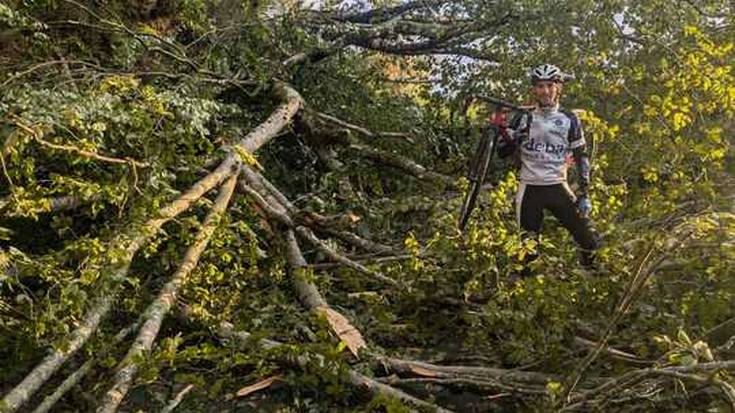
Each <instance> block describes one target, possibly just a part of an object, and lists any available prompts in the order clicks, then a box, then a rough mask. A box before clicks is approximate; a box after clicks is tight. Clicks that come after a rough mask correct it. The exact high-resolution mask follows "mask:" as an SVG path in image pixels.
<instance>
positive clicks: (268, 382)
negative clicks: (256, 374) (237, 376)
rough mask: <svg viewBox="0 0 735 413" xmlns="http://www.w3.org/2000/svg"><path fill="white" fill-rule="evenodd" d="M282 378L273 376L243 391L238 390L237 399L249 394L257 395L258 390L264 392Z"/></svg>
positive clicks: (244, 388) (246, 387)
mask: <svg viewBox="0 0 735 413" xmlns="http://www.w3.org/2000/svg"><path fill="white" fill-rule="evenodd" d="M280 379H281V376H271V377H268V378H265V379H263V380H261V381H259V382H257V383H254V384H251V385H249V386H245V387H243V388H242V389H240V390H238V391H237V393H235V396H236V397H245V396H247V395H248V394H251V393H255V392H256V391H258V390H263V389H265V388H266V387H269V386H270V385H271V384H273V382H275V381H276V380H280Z"/></svg>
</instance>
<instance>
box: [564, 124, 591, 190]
mask: <svg viewBox="0 0 735 413" xmlns="http://www.w3.org/2000/svg"><path fill="white" fill-rule="evenodd" d="M564 113H565V114H566V115H567V116H568V117H569V120H570V121H571V124H570V125H569V147H570V148H571V150H572V159H573V160H574V163H576V164H577V172H578V176H579V191H578V195H579V196H587V190H588V188H589V184H590V159H589V156H588V154H587V145H586V142H585V140H584V131H583V130H582V123H581V122H580V121H579V118H578V117H577V115H576V114H575V113H574V112H568V111H564Z"/></svg>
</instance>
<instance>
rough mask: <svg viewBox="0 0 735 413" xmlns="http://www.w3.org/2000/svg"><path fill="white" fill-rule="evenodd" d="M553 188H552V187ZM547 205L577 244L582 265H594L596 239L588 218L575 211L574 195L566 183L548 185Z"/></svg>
mask: <svg viewBox="0 0 735 413" xmlns="http://www.w3.org/2000/svg"><path fill="white" fill-rule="evenodd" d="M552 188H553V189H552ZM549 189H550V190H551V192H550V194H549V199H548V201H549V202H548V204H547V207H548V208H549V210H550V211H551V213H552V214H553V215H554V216H555V217H556V219H558V220H559V222H561V224H562V226H564V228H566V229H567V231H569V233H570V234H572V237H574V240H575V241H576V242H577V245H579V249H580V253H581V254H580V255H581V259H580V262H581V264H582V266H583V267H585V268H590V267H592V266H593V265H594V252H595V250H596V249H597V247H598V245H597V239H596V238H595V235H594V233H593V232H592V228H591V227H590V225H589V219H586V218H582V217H581V216H580V215H579V213H578V212H577V206H576V204H575V200H576V199H575V196H574V194H573V193H572V191H571V190H570V189H569V186H567V185H566V184H560V185H554V186H553V187H549Z"/></svg>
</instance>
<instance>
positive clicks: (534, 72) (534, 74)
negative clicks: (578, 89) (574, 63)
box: [529, 64, 572, 82]
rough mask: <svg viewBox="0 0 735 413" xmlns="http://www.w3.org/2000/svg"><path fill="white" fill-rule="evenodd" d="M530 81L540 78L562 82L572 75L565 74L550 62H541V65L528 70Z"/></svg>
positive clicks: (539, 79) (540, 79) (536, 80)
mask: <svg viewBox="0 0 735 413" xmlns="http://www.w3.org/2000/svg"><path fill="white" fill-rule="evenodd" d="M529 76H530V77H531V82H538V81H542V80H550V81H552V82H564V81H566V80H568V79H571V78H572V76H570V75H567V74H565V73H564V72H562V71H561V69H559V68H558V67H557V66H554V65H551V64H543V65H541V66H537V67H534V68H533V69H531V71H530V72H529Z"/></svg>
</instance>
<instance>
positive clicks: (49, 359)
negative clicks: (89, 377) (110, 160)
mask: <svg viewBox="0 0 735 413" xmlns="http://www.w3.org/2000/svg"><path fill="white" fill-rule="evenodd" d="M280 87H281V88H282V89H283V90H284V92H283V93H284V94H285V95H286V96H287V97H288V99H289V100H288V101H287V102H286V103H285V104H283V105H282V106H281V107H279V108H278V109H277V110H276V111H275V112H273V114H271V116H270V117H269V118H268V119H267V120H266V121H265V122H264V123H263V124H261V125H260V126H259V127H258V128H256V129H255V130H253V131H252V132H250V133H249V134H248V135H246V136H245V137H244V138H243V139H242V140H241V141H240V142H239V143H238V145H236V147H238V148H240V149H241V150H244V151H245V153H252V152H254V151H255V150H257V149H258V148H260V147H261V146H262V145H263V144H265V143H266V142H268V141H269V140H270V139H272V138H273V137H275V136H276V134H277V133H278V132H280V130H281V129H282V128H283V127H285V126H286V124H287V123H288V122H289V121H290V119H291V118H292V117H293V116H294V115H295V114H296V112H297V111H298V109H299V108H300V106H301V103H302V101H301V97H300V96H299V95H298V93H297V92H296V91H294V90H293V89H291V88H290V87H289V86H287V85H285V84H280ZM240 155H242V154H240ZM240 162H241V160H240V157H239V156H237V155H236V154H234V153H230V154H229V155H228V156H227V157H226V158H225V160H223V161H222V162H221V163H220V165H219V166H218V167H217V168H216V169H215V170H214V171H212V172H211V173H210V174H209V175H207V176H205V177H204V178H202V179H200V180H199V181H197V182H196V183H195V184H194V185H193V186H192V187H191V188H189V190H187V191H186V192H185V193H183V194H182V195H181V196H179V197H178V198H177V199H176V200H174V201H173V202H171V203H170V204H169V205H167V206H166V207H165V208H163V209H161V211H160V212H159V214H158V217H156V218H153V219H150V220H149V221H147V222H146V223H145V224H144V225H143V227H142V228H141V229H140V230H139V233H137V234H135V235H133V236H130V235H126V236H120V237H117V238H116V239H115V240H114V241H113V245H116V244H118V245H126V244H127V246H126V247H124V248H123V250H124V254H122V255H123V258H122V259H118V260H117V261H116V262H114V263H113V264H112V265H111V266H112V270H111V275H110V277H109V278H110V280H111V281H113V283H117V282H119V281H121V280H123V279H124V278H125V277H126V276H127V273H128V268H129V266H130V262H131V261H132V259H133V256H134V255H135V253H136V252H137V251H138V249H140V248H141V247H142V245H143V244H144V243H145V242H147V241H148V240H149V239H150V238H151V237H152V236H153V235H155V234H156V233H157V232H158V230H159V229H160V228H161V227H162V226H163V224H165V223H166V222H168V221H169V220H171V219H172V218H174V217H176V216H177V215H179V214H180V213H182V212H184V211H186V210H187V209H188V208H189V207H190V206H191V205H192V204H193V203H194V202H195V201H196V200H198V199H199V198H201V197H202V196H203V195H204V194H205V193H206V192H208V191H209V190H211V189H212V188H214V187H215V186H217V185H219V184H220V183H221V182H222V181H224V180H225V179H227V178H228V177H229V176H231V175H232V174H233V173H235V171H236V169H237V166H239V164H240ZM114 301H115V298H114V294H105V295H102V296H101V297H99V298H97V299H96V300H95V301H94V303H93V304H92V307H91V308H90V310H89V311H88V312H87V313H86V314H85V316H84V318H83V319H82V321H81V322H80V325H79V327H78V328H77V329H75V330H74V331H73V332H72V333H71V334H70V336H69V339H68V341H67V343H66V346H65V347H64V348H59V349H55V350H53V351H52V352H51V353H50V354H49V355H48V356H46V358H45V359H44V360H43V361H42V362H41V363H39V364H38V365H37V366H36V367H35V368H34V369H33V370H32V371H31V372H30V373H29V374H28V375H27V376H26V377H25V378H24V379H23V381H22V382H21V383H19V384H18V385H17V386H15V387H14V388H13V389H12V390H11V391H10V392H9V393H7V394H6V395H5V396H4V397H3V400H2V406H3V409H4V412H14V411H16V410H17V409H18V408H19V407H20V406H22V405H23V404H24V403H25V402H27V401H28V399H29V398H30V397H31V396H32V395H33V394H35V392H36V391H37V390H38V389H39V388H40V387H41V386H42V385H43V384H44V383H45V382H46V381H47V380H48V379H49V378H50V377H51V375H52V374H53V373H54V372H56V370H58V368H59V367H60V366H61V365H62V364H63V363H64V362H65V361H66V360H67V359H68V358H69V357H70V356H72V355H73V354H75V353H76V352H77V351H78V350H79V349H80V348H81V347H82V346H83V345H84V343H86V342H87V340H88V339H89V337H90V336H91V334H92V333H93V332H94V331H96V330H97V327H98V326H99V323H100V321H101V320H102V318H104V317H105V315H107V313H108V312H109V310H110V308H111V306H112V303H113V302H114Z"/></svg>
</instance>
